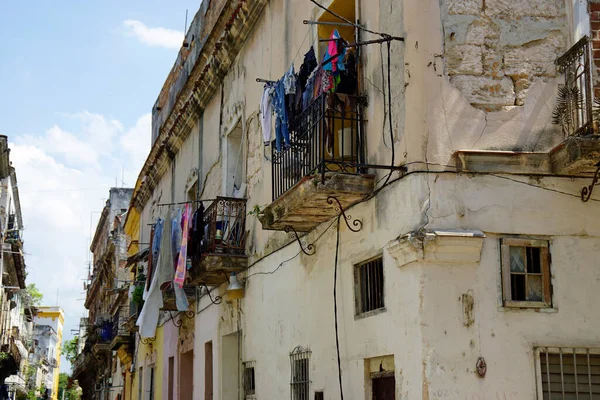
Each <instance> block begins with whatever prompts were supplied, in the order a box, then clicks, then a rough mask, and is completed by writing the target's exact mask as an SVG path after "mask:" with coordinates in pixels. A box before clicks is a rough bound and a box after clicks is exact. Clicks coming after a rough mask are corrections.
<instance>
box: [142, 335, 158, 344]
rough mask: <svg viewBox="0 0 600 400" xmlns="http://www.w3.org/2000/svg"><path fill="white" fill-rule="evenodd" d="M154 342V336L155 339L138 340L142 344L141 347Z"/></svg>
mask: <svg viewBox="0 0 600 400" xmlns="http://www.w3.org/2000/svg"><path fill="white" fill-rule="evenodd" d="M155 340H156V336H155V337H151V338H145V339H142V340H140V342H142V344H143V345H149V344H150V343H152V342H154V341H155Z"/></svg>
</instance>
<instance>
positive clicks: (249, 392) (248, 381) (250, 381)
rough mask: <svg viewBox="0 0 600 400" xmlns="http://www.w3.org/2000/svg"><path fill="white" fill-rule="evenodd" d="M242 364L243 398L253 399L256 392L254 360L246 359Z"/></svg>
mask: <svg viewBox="0 0 600 400" xmlns="http://www.w3.org/2000/svg"><path fill="white" fill-rule="evenodd" d="M243 365H244V377H243V378H244V399H254V395H255V394H256V379H255V376H254V365H255V362H254V361H246V362H245V363H243Z"/></svg>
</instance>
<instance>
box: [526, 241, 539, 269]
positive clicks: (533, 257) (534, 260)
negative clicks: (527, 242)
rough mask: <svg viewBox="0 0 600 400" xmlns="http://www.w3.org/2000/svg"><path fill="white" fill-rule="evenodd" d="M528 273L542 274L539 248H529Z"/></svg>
mask: <svg viewBox="0 0 600 400" xmlns="http://www.w3.org/2000/svg"><path fill="white" fill-rule="evenodd" d="M526 249H527V272H529V273H530V274H532V273H533V274H539V273H541V272H542V262H541V258H540V248H539V247H527V248H526Z"/></svg>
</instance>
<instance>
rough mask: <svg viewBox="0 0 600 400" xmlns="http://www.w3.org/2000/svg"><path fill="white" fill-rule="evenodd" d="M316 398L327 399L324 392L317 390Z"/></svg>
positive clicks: (318, 399) (317, 399) (316, 399)
mask: <svg viewBox="0 0 600 400" xmlns="http://www.w3.org/2000/svg"><path fill="white" fill-rule="evenodd" d="M315 400H325V393H324V392H322V391H321V392H315Z"/></svg>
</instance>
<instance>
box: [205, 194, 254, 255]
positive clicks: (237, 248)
mask: <svg viewBox="0 0 600 400" xmlns="http://www.w3.org/2000/svg"><path fill="white" fill-rule="evenodd" d="M203 229H204V240H205V241H204V244H203V246H202V253H203V254H223V255H227V254H230V255H244V254H245V252H246V240H245V239H246V237H245V234H246V199H236V198H232V197H217V199H216V200H215V201H213V202H212V203H211V204H210V206H208V207H207V208H206V210H205V211H204V216H203Z"/></svg>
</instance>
